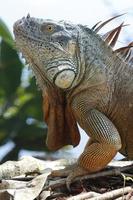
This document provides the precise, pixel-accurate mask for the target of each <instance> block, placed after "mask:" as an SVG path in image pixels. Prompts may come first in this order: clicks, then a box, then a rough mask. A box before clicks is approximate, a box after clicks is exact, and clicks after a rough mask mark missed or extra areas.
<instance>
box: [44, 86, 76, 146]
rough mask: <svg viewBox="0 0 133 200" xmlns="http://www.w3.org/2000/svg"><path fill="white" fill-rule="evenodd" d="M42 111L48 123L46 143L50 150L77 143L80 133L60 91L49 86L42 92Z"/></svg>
mask: <svg viewBox="0 0 133 200" xmlns="http://www.w3.org/2000/svg"><path fill="white" fill-rule="evenodd" d="M43 111H44V120H45V122H46V123H47V125H48V135H47V141H46V143H47V146H48V148H49V149H50V150H58V149H60V148H61V147H63V146H65V145H73V146H77V145H78V144H79V142H80V134H79V130H78V127H77V123H76V120H75V118H74V116H73V113H72V110H71V108H70V106H69V105H68V104H66V102H65V98H64V95H62V94H61V92H59V91H56V92H55V91H54V90H52V89H51V88H50V89H49V90H46V91H45V92H44V93H43Z"/></svg>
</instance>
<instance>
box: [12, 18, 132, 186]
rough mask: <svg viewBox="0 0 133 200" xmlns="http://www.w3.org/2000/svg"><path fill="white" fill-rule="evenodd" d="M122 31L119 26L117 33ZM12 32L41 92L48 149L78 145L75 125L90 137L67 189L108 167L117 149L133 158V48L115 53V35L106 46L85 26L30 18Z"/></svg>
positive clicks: (74, 168)
mask: <svg viewBox="0 0 133 200" xmlns="http://www.w3.org/2000/svg"><path fill="white" fill-rule="evenodd" d="M121 27H122V25H121V26H119V27H117V31H118V32H120V30H121ZM113 31H114V30H113ZM113 31H112V33H113ZM14 33H15V39H16V45H17V46H18V48H19V50H20V51H21V52H22V53H23V55H24V57H25V58H26V61H27V62H28V63H29V64H30V65H31V66H32V69H33V71H34V73H35V77H36V80H37V82H38V83H39V86H40V87H41V88H42V91H43V95H44V107H45V108H44V109H45V120H46V122H47V124H48V139H47V144H48V147H49V148H50V149H52V150H55V149H59V148H61V147H62V146H64V145H66V144H73V145H74V146H76V145H77V144H78V143H79V137H78V130H77V125H76V122H78V123H79V124H80V126H81V127H82V128H83V129H84V130H85V131H86V133H87V134H88V136H89V137H90V140H89V142H88V143H87V145H86V147H85V150H84V152H83V153H82V154H81V156H80V157H79V159H78V163H77V164H76V165H74V166H73V167H72V170H71V172H70V170H68V173H67V175H68V178H67V185H69V184H70V182H71V180H72V179H73V178H74V177H76V176H80V175H83V174H86V173H92V172H96V171H98V170H100V169H102V168H104V167H105V166H106V165H107V164H108V163H109V162H110V161H111V160H112V159H113V157H114V156H115V155H116V153H117V152H118V151H119V152H120V153H122V154H123V155H124V156H126V157H127V158H128V159H133V135H132V130H133V123H132V117H133V67H132V66H131V65H132V58H131V57H130V55H129V56H128V53H129V48H128V50H127V49H126V50H125V49H120V50H117V51H116V52H114V51H113V49H112V48H111V47H110V46H109V45H108V44H109V42H110V41H111V39H112V38H111V37H112V35H111V34H109V37H108V39H105V41H106V42H105V41H104V40H103V39H102V38H101V37H100V36H99V35H98V34H97V33H96V31H94V30H93V29H89V28H87V27H85V26H82V25H73V24H70V23H67V22H64V21H61V22H54V21H52V20H39V19H35V18H31V17H30V16H29V15H28V16H27V17H26V18H22V19H21V20H19V21H17V22H16V23H15V24H14ZM114 40H116V39H114ZM114 40H113V42H112V43H110V45H111V46H113V43H114ZM125 52H126V53H125ZM120 53H121V55H122V53H123V58H122V56H120ZM124 53H125V54H124ZM126 61H128V62H126ZM66 172H67V171H66ZM57 174H58V172H53V175H57ZM59 174H62V172H61V171H60V172H59ZM63 175H64V171H63Z"/></svg>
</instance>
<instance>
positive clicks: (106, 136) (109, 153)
mask: <svg viewBox="0 0 133 200" xmlns="http://www.w3.org/2000/svg"><path fill="white" fill-rule="evenodd" d="M77 120H78V122H79V124H80V125H81V127H82V128H83V129H84V130H85V131H86V133H87V134H88V135H89V136H90V137H91V140H90V141H89V143H88V144H87V145H86V147H85V150H84V152H83V153H82V154H81V156H80V157H79V159H78V163H77V165H76V166H75V167H73V169H72V170H71V172H70V171H69V172H70V174H69V175H68V177H67V185H68V186H69V184H70V183H71V180H72V179H74V178H75V177H77V176H81V175H85V174H87V173H92V172H96V171H98V170H100V169H102V168H104V167H105V166H106V165H107V164H108V163H109V162H110V161H111V160H112V159H113V157H114V156H115V155H116V153H117V152H118V150H119V149H120V148H121V139H120V135H119V133H118V131H117V129H116V128H115V126H114V125H113V123H112V122H111V121H110V120H109V119H108V118H107V117H106V116H105V115H104V114H102V113H101V112H99V111H98V110H95V109H91V110H88V111H86V110H82V113H79V116H78V115H77Z"/></svg>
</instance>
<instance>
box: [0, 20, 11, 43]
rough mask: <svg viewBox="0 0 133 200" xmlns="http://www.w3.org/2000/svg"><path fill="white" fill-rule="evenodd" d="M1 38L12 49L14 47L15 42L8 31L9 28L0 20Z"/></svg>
mask: <svg viewBox="0 0 133 200" xmlns="http://www.w3.org/2000/svg"><path fill="white" fill-rule="evenodd" d="M0 36H1V37H2V38H3V40H5V41H6V42H7V43H8V44H9V45H11V47H13V46H14V41H13V38H12V35H11V33H10V31H9V29H8V27H7V26H6V24H5V23H4V21H3V20H2V19H1V18H0Z"/></svg>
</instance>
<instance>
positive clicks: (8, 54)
mask: <svg viewBox="0 0 133 200" xmlns="http://www.w3.org/2000/svg"><path fill="white" fill-rule="evenodd" d="M22 67H23V64H22V62H21V61H20V59H19V56H18V54H17V52H16V51H15V50H14V49H12V48H11V46H10V45H9V44H8V43H7V42H5V41H4V40H2V41H1V45H0V88H1V90H3V93H4V95H5V96H6V97H9V96H12V95H13V93H15V91H16V90H17V87H18V86H19V85H20V82H21V73H22Z"/></svg>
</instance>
